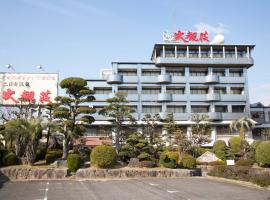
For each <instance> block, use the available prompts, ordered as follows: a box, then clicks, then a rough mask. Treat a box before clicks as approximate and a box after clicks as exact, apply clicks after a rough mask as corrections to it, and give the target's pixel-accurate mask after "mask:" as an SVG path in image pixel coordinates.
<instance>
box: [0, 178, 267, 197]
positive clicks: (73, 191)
mask: <svg viewBox="0 0 270 200" xmlns="http://www.w3.org/2000/svg"><path fill="white" fill-rule="evenodd" d="M0 199H1V200H2V199H3V200H9V199H12V200H24V199H25V200H47V199H48V200H70V199H72V200H73V199H75V200H85V199H88V200H101V199H102V200H107V199H108V200H122V199H123V200H137V199H138V200H167V199H168V200H171V199H177V200H225V199H226V200H241V199H243V200H270V192H269V191H265V190H260V189H256V188H250V187H246V186H240V185H236V184H231V183H225V182H219V181H215V180H209V179H205V178H179V179H157V178H156V179H139V180H138V179H131V180H109V181H31V182H5V183H3V184H2V187H1V188H0Z"/></svg>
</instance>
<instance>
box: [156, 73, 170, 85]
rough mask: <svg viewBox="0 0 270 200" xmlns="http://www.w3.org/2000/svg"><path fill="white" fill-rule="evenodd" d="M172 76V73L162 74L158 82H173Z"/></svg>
mask: <svg viewBox="0 0 270 200" xmlns="http://www.w3.org/2000/svg"><path fill="white" fill-rule="evenodd" d="M171 82H172V77H171V75H170V74H161V75H158V83H171Z"/></svg>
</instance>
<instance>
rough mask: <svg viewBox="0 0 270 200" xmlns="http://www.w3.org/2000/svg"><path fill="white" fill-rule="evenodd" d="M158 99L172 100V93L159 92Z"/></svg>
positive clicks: (160, 100) (163, 100) (161, 100)
mask: <svg viewBox="0 0 270 200" xmlns="http://www.w3.org/2000/svg"><path fill="white" fill-rule="evenodd" d="M158 101H159V102H168V101H172V94H168V93H159V94H158Z"/></svg>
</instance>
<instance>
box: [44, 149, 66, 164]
mask: <svg viewBox="0 0 270 200" xmlns="http://www.w3.org/2000/svg"><path fill="white" fill-rule="evenodd" d="M62 155H63V151H62V150H60V149H54V150H49V151H48V152H47V153H46V156H45V160H46V164H47V165H48V164H51V163H53V162H54V161H56V160H57V159H59V158H61V157H62Z"/></svg>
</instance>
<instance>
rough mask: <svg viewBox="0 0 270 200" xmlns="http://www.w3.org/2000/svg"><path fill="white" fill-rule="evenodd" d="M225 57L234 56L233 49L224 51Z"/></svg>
mask: <svg viewBox="0 0 270 200" xmlns="http://www.w3.org/2000/svg"><path fill="white" fill-rule="evenodd" d="M225 57H226V58H235V50H229V51H225Z"/></svg>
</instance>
